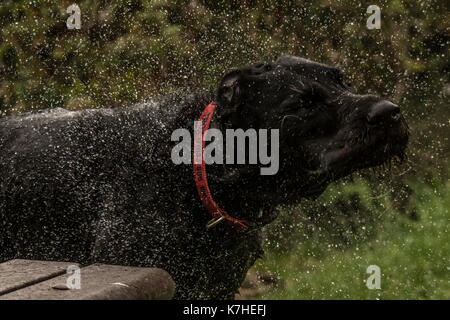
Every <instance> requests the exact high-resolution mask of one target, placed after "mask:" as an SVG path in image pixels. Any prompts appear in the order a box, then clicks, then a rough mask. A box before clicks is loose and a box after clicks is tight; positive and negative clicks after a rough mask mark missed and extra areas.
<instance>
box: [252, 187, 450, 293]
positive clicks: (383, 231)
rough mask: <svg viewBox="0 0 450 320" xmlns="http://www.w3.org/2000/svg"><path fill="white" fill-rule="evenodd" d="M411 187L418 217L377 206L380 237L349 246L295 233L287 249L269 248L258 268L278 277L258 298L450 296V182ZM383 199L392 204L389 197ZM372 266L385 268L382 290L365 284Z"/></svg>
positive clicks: (322, 236)
mask: <svg viewBox="0 0 450 320" xmlns="http://www.w3.org/2000/svg"><path fill="white" fill-rule="evenodd" d="M364 188H365V187H362V190H360V192H361V193H362V194H365V193H366V191H363V189H364ZM411 188H412V190H413V193H412V197H413V198H414V199H416V200H414V201H415V203H416V205H415V209H416V210H417V212H418V215H419V217H420V218H419V220H418V221H415V220H411V219H409V218H408V217H406V216H404V215H402V214H401V213H399V212H396V211H395V210H392V209H387V210H385V209H383V208H382V207H380V208H379V209H376V210H375V211H376V212H378V214H380V216H382V218H381V219H380V220H379V221H378V223H377V224H376V225H375V228H376V229H377V235H376V236H375V237H373V238H371V239H369V240H368V241H364V242H359V241H358V243H355V245H354V246H353V247H351V248H345V249H344V248H341V247H333V246H331V245H329V244H328V245H327V241H325V242H324V239H327V238H328V242H329V243H335V240H334V239H333V237H334V235H333V234H332V232H330V230H328V231H325V232H324V231H323V230H322V232H320V233H315V234H313V235H312V236H310V237H306V238H302V239H298V238H295V237H292V238H291V241H292V243H291V244H290V249H288V250H281V249H280V250H277V251H274V250H272V249H269V250H268V252H267V255H266V257H265V258H264V259H263V260H261V261H259V262H258V263H257V266H256V268H257V270H258V272H259V273H261V274H267V273H270V274H272V276H275V277H276V278H278V284H277V287H276V288H275V289H273V290H270V291H268V292H267V293H265V294H264V295H262V296H260V298H264V299H449V298H450V285H449V282H448V279H449V276H450V272H449V269H448V257H449V256H450V235H449V222H450V221H449V220H450V218H449V208H450V183H449V182H448V181H447V182H446V183H443V182H442V181H440V180H439V179H435V180H434V181H433V182H432V184H431V185H424V184H422V183H421V182H419V181H414V182H412V183H411ZM344 189H345V188H344ZM326 197H327V196H325V198H326ZM383 202H384V203H385V206H386V208H389V201H383ZM273 227H274V226H270V227H269V229H272V228H273ZM302 230H304V228H302V227H300V228H299V229H298V230H297V232H301V231H302ZM369 265H377V266H379V267H380V269H381V290H369V289H368V288H367V287H366V279H367V278H368V277H369V274H367V273H366V269H367V267H368V266H369Z"/></svg>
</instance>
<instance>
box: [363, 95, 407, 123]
mask: <svg viewBox="0 0 450 320" xmlns="http://www.w3.org/2000/svg"><path fill="white" fill-rule="evenodd" d="M389 119H392V120H394V121H398V120H399V119H400V108H399V106H397V105H396V104H394V103H392V102H390V101H387V100H383V101H380V102H378V103H376V104H374V105H373V106H372V107H371V108H370V111H369V113H368V114H367V120H368V121H369V122H370V123H374V122H378V121H381V120H389Z"/></svg>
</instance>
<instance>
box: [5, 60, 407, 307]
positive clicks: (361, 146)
mask: <svg viewBox="0 0 450 320" xmlns="http://www.w3.org/2000/svg"><path fill="white" fill-rule="evenodd" d="M213 100H214V101H216V104H217V109H216V112H215V114H214V117H213V120H212V127H213V128H217V129H220V130H225V129H227V128H242V129H244V130H246V129H249V128H254V129H279V130H280V142H279V143H280V150H279V152H280V169H279V172H278V173H277V174H276V175H273V176H262V175H260V166H259V165H208V166H207V172H208V181H209V184H210V188H211V191H212V193H213V197H214V200H215V201H216V202H217V203H218V204H219V206H220V207H222V208H223V209H225V210H226V211H227V212H229V213H230V214H231V215H232V216H234V217H236V218H241V219H246V220H248V221H250V222H255V223H257V222H258V221H261V219H263V218H264V215H267V214H268V213H267V208H269V207H275V206H277V205H279V204H290V203H295V202H297V201H299V200H300V199H301V198H302V197H309V196H316V195H318V194H320V193H321V192H322V191H323V190H324V189H325V188H326V186H327V184H328V183H329V182H331V181H334V180H336V179H338V178H340V177H342V176H345V175H347V174H349V173H351V172H353V171H355V170H358V169H361V168H366V167H373V166H377V165H380V164H382V163H384V162H386V161H389V160H390V159H392V158H393V157H400V158H401V157H402V156H403V153H404V149H405V147H406V144H407V139H408V131H407V126H406V122H405V121H404V119H403V117H402V116H401V114H400V112H399V108H398V107H397V106H395V105H394V104H393V103H391V102H389V101H387V100H384V99H381V98H379V97H376V96H372V95H356V94H353V93H351V92H350V91H349V88H348V86H347V85H346V84H345V83H343V79H342V74H341V72H340V71H339V70H338V69H336V68H332V67H329V66H326V65H322V64H318V63H314V62H311V61H308V60H304V59H301V58H297V57H291V56H283V57H281V58H279V59H278V60H277V61H276V62H274V63H271V64H260V65H255V66H252V67H246V68H241V69H238V70H234V71H232V72H230V73H229V74H227V75H226V76H225V77H224V78H223V79H222V80H221V82H220V84H219V87H218V89H217V90H216V91H215V92H213V91H208V90H204V91H199V92H197V93H186V92H178V93H175V94H173V95H171V96H169V97H164V98H161V99H152V100H149V101H147V102H143V103H140V104H137V105H134V106H131V107H126V108H118V109H101V110H84V111H77V112H71V111H66V110H62V109H58V110H51V111H44V112H39V113H29V114H24V115H19V116H12V117H6V118H2V119H0V151H1V152H0V175H1V182H0V226H1V228H0V230H1V231H0V232H1V233H0V247H1V248H2V249H1V252H0V260H7V259H12V258H15V257H20V258H27V259H48V260H60V261H74V262H80V263H82V264H89V263H92V262H103V263H110V264H120V265H135V266H156V267H161V268H163V269H165V270H167V271H168V272H169V273H170V274H171V275H172V276H173V277H174V280H175V282H176V284H177V293H176V297H177V298H203V299H210V298H232V297H233V295H234V293H235V291H236V290H237V288H238V287H239V285H240V283H241V282H242V280H243V278H244V276H245V274H246V272H247V270H248V268H250V267H251V265H253V263H254V261H255V260H256V259H257V258H258V257H259V256H261V254H262V249H261V233H260V230H254V231H253V232H244V233H238V232H236V231H234V230H233V229H232V228H230V227H229V226H225V225H219V226H217V227H215V228H214V229H212V230H210V231H206V230H205V223H206V222H207V221H208V220H209V219H210V215H209V213H208V212H207V211H206V210H205V209H204V207H203V206H202V203H201V201H200V200H199V198H198V195H197V192H196V188H195V183H194V180H193V174H192V166H191V165H175V164H174V163H173V162H172V160H171V157H170V156H171V150H172V148H173V146H174V142H172V141H171V134H172V132H173V131H174V130H176V129H178V128H188V129H189V130H190V131H191V133H193V122H194V121H195V120H198V118H199V116H200V114H201V113H202V111H203V109H204V108H205V106H206V105H207V104H208V103H209V102H210V101H213Z"/></svg>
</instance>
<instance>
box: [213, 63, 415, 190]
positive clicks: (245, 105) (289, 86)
mask: <svg viewBox="0 0 450 320" xmlns="http://www.w3.org/2000/svg"><path fill="white" fill-rule="evenodd" d="M217 104H218V113H219V115H218V117H219V119H220V121H221V122H222V123H225V124H227V125H228V126H231V127H234V128H242V129H244V130H245V129H248V128H255V129H262V128H264V129H279V132H280V161H281V163H280V171H279V173H278V175H279V176H280V177H281V179H280V181H279V183H280V186H281V185H282V186H283V188H282V189H285V190H286V191H288V190H292V191H295V190H299V189H301V190H302V191H303V193H302V195H308V194H311V195H312V194H315V193H316V194H317V193H320V192H321V191H322V190H323V189H324V188H325V187H326V185H327V184H328V183H329V182H330V181H332V180H335V179H338V178H339V177H342V176H345V175H347V174H349V173H351V172H353V171H355V170H358V169H362V168H368V167H375V166H378V165H381V164H383V163H386V162H390V161H391V159H403V156H404V151H405V148H406V145H407V142H408V127H407V124H406V122H405V119H404V118H403V116H402V115H401V113H400V108H399V107H398V106H397V105H395V104H394V103H393V102H391V101H389V100H386V99H383V98H380V97H377V96H374V95H357V94H354V93H352V92H351V91H350V88H349V86H348V85H347V84H346V83H345V82H344V81H343V74H342V72H341V71H340V70H339V69H337V68H334V67H330V66H327V65H324V64H320V63H316V62H312V61H309V60H306V59H302V58H298V57H294V56H282V57H280V58H279V59H278V60H277V61H275V62H274V63H269V64H257V65H254V66H250V67H245V68H241V69H237V70H234V71H232V72H230V73H228V74H227V75H225V77H224V78H223V79H222V80H221V82H220V84H219V87H218V91H217Z"/></svg>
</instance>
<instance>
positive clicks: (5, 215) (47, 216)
mask: <svg viewBox="0 0 450 320" xmlns="http://www.w3.org/2000/svg"><path fill="white" fill-rule="evenodd" d="M152 103H153V102H149V103H146V104H141V105H136V106H133V107H129V108H122V109H114V110H113V109H101V110H84V111H75V112H72V111H67V110H64V109H54V110H48V111H39V112H32V113H26V114H23V115H19V116H11V117H5V118H2V119H0V176H1V180H0V224H1V227H0V230H1V233H0V235H1V237H0V248H2V250H1V252H0V260H6V259H10V258H14V257H21V258H39V259H45V258H46V257H48V258H49V259H53V260H55V259H56V260H71V261H77V262H82V261H89V259H91V258H92V257H91V255H92V250H93V248H94V245H95V241H96V235H95V229H96V228H97V227H98V220H99V218H100V216H101V215H102V213H103V212H105V211H106V209H105V207H108V206H112V205H113V206H120V205H121V204H122V205H124V206H125V205H126V204H125V202H127V200H129V199H126V198H127V197H129V194H131V193H132V192H135V195H142V190H140V188H141V186H142V183H145V182H144V181H140V179H142V178H143V177H144V176H146V175H147V174H149V172H142V171H144V170H147V168H148V167H149V166H148V164H149V163H151V162H152V161H153V153H154V152H155V150H154V149H155V146H156V145H157V143H156V140H157V139H158V138H161V137H162V136H164V134H163V131H164V128H163V127H162V126H158V124H157V122H156V121H155V120H154V119H155V117H154V115H156V113H158V112H160V110H158V109H157V108H156V107H155V108H154V107H152ZM140 170H141V171H140ZM130 188H131V189H134V190H130ZM147 191H149V190H147ZM150 193H151V192H150ZM147 196H148V195H147ZM120 197H123V201H122V202H121V201H120ZM111 198H113V199H111ZM111 200H113V201H111ZM109 209H111V208H109ZM113 211H116V210H113Z"/></svg>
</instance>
